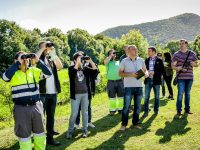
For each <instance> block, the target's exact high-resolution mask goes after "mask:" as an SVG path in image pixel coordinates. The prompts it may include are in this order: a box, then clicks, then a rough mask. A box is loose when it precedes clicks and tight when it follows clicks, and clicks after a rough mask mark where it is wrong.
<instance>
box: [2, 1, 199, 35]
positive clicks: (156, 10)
mask: <svg viewBox="0 0 200 150" xmlns="http://www.w3.org/2000/svg"><path fill="white" fill-rule="evenodd" d="M182 13H195V14H198V15H200V1H199V0H0V19H8V20H12V21H16V22H17V23H18V24H19V25H20V26H22V27H24V28H27V29H33V28H34V27H38V28H40V29H41V30H42V31H43V32H45V31H47V30H48V29H49V28H52V27H56V28H60V29H61V30H62V31H63V32H66V31H68V30H71V29H74V28H82V29H86V30H87V31H88V32H89V33H91V34H97V33H99V32H101V31H103V30H105V29H107V28H110V27H115V26H119V25H133V24H139V23H144V22H149V21H154V20H159V19H165V18H169V17H172V16H175V15H179V14H182Z"/></svg>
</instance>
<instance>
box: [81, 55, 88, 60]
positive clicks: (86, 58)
mask: <svg viewBox="0 0 200 150" xmlns="http://www.w3.org/2000/svg"><path fill="white" fill-rule="evenodd" d="M85 60H90V57H89V56H83V57H81V61H85Z"/></svg>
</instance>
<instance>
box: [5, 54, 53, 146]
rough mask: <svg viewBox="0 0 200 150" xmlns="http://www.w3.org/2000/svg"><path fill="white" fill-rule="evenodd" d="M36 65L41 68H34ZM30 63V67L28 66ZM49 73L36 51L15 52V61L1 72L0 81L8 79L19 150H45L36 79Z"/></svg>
mask: <svg viewBox="0 0 200 150" xmlns="http://www.w3.org/2000/svg"><path fill="white" fill-rule="evenodd" d="M36 63H37V64H38V65H39V66H40V68H41V70H40V69H38V68H36V67H35V64H36ZM30 64H33V66H30ZM49 76H51V72H50V70H49V69H48V68H47V67H46V65H45V64H44V63H43V62H42V61H40V60H39V59H38V56H37V55H36V54H27V53H24V52H18V53H17V54H16V56H15V63H14V64H13V65H12V66H10V67H9V68H8V69H7V70H6V71H5V72H4V74H3V77H2V78H3V80H4V81H6V82H10V85H11V90H12V99H13V102H14V109H13V114H14V121H15V127H14V130H15V135H16V136H17V137H18V138H19V145H20V149H21V150H32V141H31V135H32V134H33V140H34V149H35V150H45V148H46V136H45V133H44V122H43V105H42V102H40V96H39V87H38V82H39V80H41V79H44V78H47V77H49Z"/></svg>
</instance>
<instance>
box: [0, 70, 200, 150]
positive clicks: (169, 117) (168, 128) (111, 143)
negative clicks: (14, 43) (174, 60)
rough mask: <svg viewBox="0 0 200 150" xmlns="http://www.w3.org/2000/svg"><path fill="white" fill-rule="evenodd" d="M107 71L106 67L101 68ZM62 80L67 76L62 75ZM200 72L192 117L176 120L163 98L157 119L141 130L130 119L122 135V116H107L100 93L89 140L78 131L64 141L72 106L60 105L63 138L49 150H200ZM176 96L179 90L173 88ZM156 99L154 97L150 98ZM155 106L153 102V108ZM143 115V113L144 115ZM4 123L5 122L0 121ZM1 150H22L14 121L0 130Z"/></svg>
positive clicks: (94, 102) (145, 122)
mask: <svg viewBox="0 0 200 150" xmlns="http://www.w3.org/2000/svg"><path fill="white" fill-rule="evenodd" d="M101 70H103V72H105V69H104V68H101ZM60 76H62V78H65V77H66V80H67V76H66V74H65V73H62V72H61V73H60ZM199 77H200V71H199V70H198V68H197V69H195V80H194V84H193V88H192V92H191V111H192V112H194V114H193V115H189V116H188V117H186V116H183V117H182V118H180V119H176V118H174V116H175V114H176V108H175V103H176V101H175V100H174V101H170V100H168V99H161V101H160V112H159V114H158V116H154V115H153V112H152V111H151V112H150V114H149V116H148V117H147V118H145V119H144V120H141V123H142V130H138V129H132V128H130V126H131V117H132V113H131V114H130V120H129V124H128V129H127V130H126V131H125V132H120V131H119V128H120V123H121V115H119V114H116V115H115V116H109V115H108V97H107V94H106V93H105V92H104V93H101V94H97V95H96V96H95V98H94V99H93V100H92V111H93V118H92V120H93V123H94V124H95V126H96V128H95V129H89V137H88V138H85V139H83V138H81V130H76V131H75V134H74V138H73V139H71V140H67V139H66V138H65V134H66V130H67V127H68V121H69V116H70V105H69V104H65V105H61V106H60V105H59V106H57V109H56V117H55V121H56V122H55V128H56V130H57V131H59V132H60V135H58V136H56V137H55V139H56V140H59V141H60V142H61V143H62V145H61V146H59V147H52V146H48V147H47V148H48V149H49V150H64V149H72V150H74V149H76V150H78V149H88V150H89V149H103V150H105V149H106V150H107V149H108V150H112V149H153V150H155V149H156V150H157V149H167V150H168V149H169V150H172V149H176V150H177V149H181V150H188V149H190V150H193V149H194V150H197V149H200V89H199V88H200V79H199ZM174 93H175V97H176V93H177V89H176V87H174ZM151 98H153V96H151ZM152 107H153V99H151V104H150V108H152ZM141 115H142V113H141ZM0 124H5V122H0ZM0 149H10V150H12V149H13V150H14V149H19V145H18V143H17V138H16V137H15V136H14V133H13V121H12V120H10V121H9V122H7V124H6V127H5V128H3V129H1V130H0Z"/></svg>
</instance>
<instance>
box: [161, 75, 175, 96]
mask: <svg viewBox="0 0 200 150" xmlns="http://www.w3.org/2000/svg"><path fill="white" fill-rule="evenodd" d="M163 78H164V80H165V82H166V84H167V88H168V91H169V95H170V96H172V97H173V96H174V95H173V90H172V79H173V75H171V76H167V75H166V74H164V75H163Z"/></svg>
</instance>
